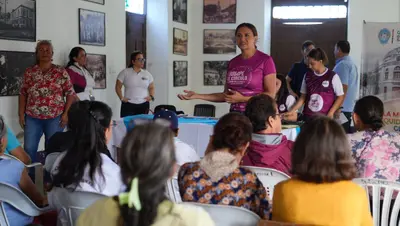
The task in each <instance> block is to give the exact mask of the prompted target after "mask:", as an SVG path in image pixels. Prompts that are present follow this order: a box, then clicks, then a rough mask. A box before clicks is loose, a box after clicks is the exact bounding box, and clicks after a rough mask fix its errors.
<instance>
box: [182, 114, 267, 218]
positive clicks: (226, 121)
mask: <svg viewBox="0 0 400 226" xmlns="http://www.w3.org/2000/svg"><path fill="white" fill-rule="evenodd" d="M251 133H252V126H251V122H250V121H249V119H248V118H247V117H246V116H244V115H242V114H240V113H229V114H227V115H225V116H223V117H222V118H221V119H220V120H219V121H218V123H217V124H216V125H215V127H214V134H213V135H212V136H211V138H210V143H209V144H208V147H207V150H206V155H205V157H204V158H203V159H202V160H201V161H200V162H194V163H186V164H184V165H183V166H181V168H180V170H179V174H178V183H179V190H180V193H181V196H182V200H183V201H185V202H200V203H207V204H221V205H232V206H239V207H244V208H246V209H249V210H251V211H253V212H255V213H256V214H258V215H259V216H260V217H261V218H264V219H268V218H269V209H270V206H269V202H268V200H267V193H266V191H265V188H264V186H263V185H262V183H261V182H260V181H259V180H258V178H257V176H256V175H255V174H254V173H253V172H252V171H250V170H248V169H245V168H242V167H239V163H240V162H241V160H242V157H243V155H244V153H245V151H246V149H247V147H248V146H249V142H250V141H251Z"/></svg>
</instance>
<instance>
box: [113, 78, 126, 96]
mask: <svg viewBox="0 0 400 226" xmlns="http://www.w3.org/2000/svg"><path fill="white" fill-rule="evenodd" d="M115 92H116V93H117V96H118V98H119V99H120V100H122V99H123V98H124V96H123V95H122V82H121V81H120V80H118V79H117V82H116V83H115Z"/></svg>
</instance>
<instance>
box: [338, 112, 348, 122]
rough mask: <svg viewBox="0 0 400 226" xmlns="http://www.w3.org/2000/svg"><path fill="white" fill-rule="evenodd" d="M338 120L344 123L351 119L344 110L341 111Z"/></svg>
mask: <svg viewBox="0 0 400 226" xmlns="http://www.w3.org/2000/svg"><path fill="white" fill-rule="evenodd" d="M336 121H337V122H338V123H339V124H344V123H346V122H348V121H349V120H348V119H347V117H346V115H344V114H343V112H341V113H340V115H339V118H337V119H336Z"/></svg>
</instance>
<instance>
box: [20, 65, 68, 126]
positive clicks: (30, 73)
mask: <svg viewBox="0 0 400 226" xmlns="http://www.w3.org/2000/svg"><path fill="white" fill-rule="evenodd" d="M21 95H24V96H26V106H25V113H26V114H27V115H29V116H31V117H33V118H38V119H51V118H55V117H57V116H59V115H61V114H62V113H63V112H64V108H65V101H64V97H65V96H71V95H75V92H74V90H73V88H72V83H71V81H70V78H69V76H68V73H67V71H65V69H64V68H62V67H60V66H57V65H52V67H51V68H50V69H49V70H48V71H47V72H46V73H43V72H42V70H41V69H40V67H39V66H38V65H35V66H33V67H30V68H28V69H26V71H25V74H24V80H23V83H22V87H21Z"/></svg>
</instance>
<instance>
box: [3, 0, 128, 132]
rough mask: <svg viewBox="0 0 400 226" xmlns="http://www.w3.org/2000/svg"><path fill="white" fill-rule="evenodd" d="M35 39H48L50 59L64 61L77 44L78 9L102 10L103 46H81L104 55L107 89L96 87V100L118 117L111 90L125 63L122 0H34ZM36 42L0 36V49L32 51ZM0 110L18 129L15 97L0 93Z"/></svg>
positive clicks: (116, 105) (56, 62) (12, 126)
mask: <svg viewBox="0 0 400 226" xmlns="http://www.w3.org/2000/svg"><path fill="white" fill-rule="evenodd" d="M36 2H37V5H36V8H37V9H36V15H37V16H36V24H37V32H36V33H37V35H36V36H37V40H43V39H46V40H51V41H52V43H53V45H54V63H55V64H59V65H65V64H66V63H67V59H68V54H69V51H70V50H71V48H73V47H74V46H79V27H78V20H79V18H78V9H79V8H84V9H90V10H95V11H100V12H105V13H106V46H105V47H96V46H84V45H82V46H81V47H83V48H84V49H85V50H86V51H87V52H88V53H99V54H106V55H107V89H105V90H96V91H95V96H96V98H97V99H98V100H100V101H104V102H106V103H107V104H108V105H110V107H112V109H113V110H114V116H117V117H119V101H118V97H117V96H116V94H115V92H114V85H115V79H116V75H117V73H118V72H119V71H120V70H122V69H123V68H124V66H125V8H124V6H125V5H124V0H106V1H105V2H106V3H105V5H99V4H94V3H90V2H86V1H82V0H68V1H66V0H37V1H36ZM35 45H36V42H23V41H9V40H0V46H1V50H9V51H25V52H34V48H35ZM0 106H1V108H0V114H1V115H3V116H4V118H5V119H6V122H7V123H8V124H9V126H10V127H11V128H12V129H13V130H14V132H16V133H18V132H19V131H21V128H20V127H19V125H18V110H17V109H18V97H0Z"/></svg>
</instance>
